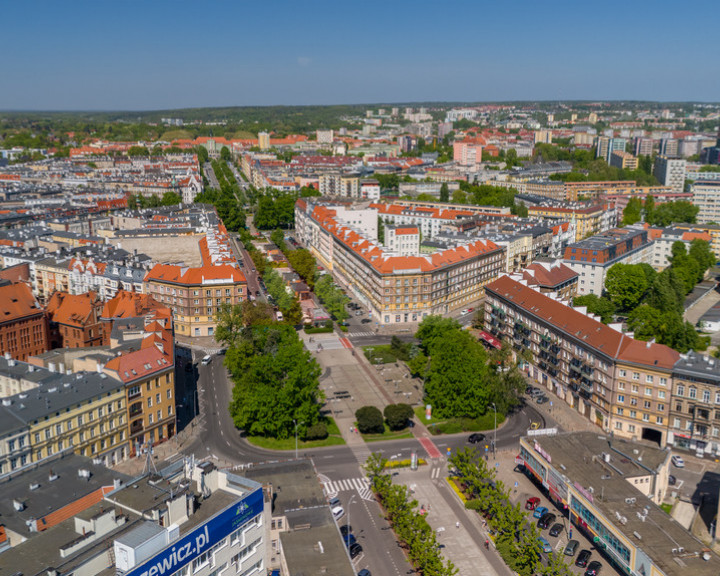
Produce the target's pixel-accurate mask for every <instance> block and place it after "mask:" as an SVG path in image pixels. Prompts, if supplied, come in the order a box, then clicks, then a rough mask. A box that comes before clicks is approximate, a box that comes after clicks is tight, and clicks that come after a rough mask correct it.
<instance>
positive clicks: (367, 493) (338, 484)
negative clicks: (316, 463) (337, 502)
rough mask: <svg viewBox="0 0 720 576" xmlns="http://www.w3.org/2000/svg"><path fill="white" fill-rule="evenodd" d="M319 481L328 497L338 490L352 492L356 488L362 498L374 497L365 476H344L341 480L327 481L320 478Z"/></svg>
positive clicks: (372, 498) (338, 491) (369, 498)
mask: <svg viewBox="0 0 720 576" xmlns="http://www.w3.org/2000/svg"><path fill="white" fill-rule="evenodd" d="M321 482H322V485H323V488H324V489H325V493H326V494H327V495H328V497H330V498H333V497H335V496H337V495H338V494H339V493H340V492H353V491H355V490H356V491H357V493H358V494H359V495H360V498H362V499H363V500H374V499H375V498H374V497H373V494H372V490H370V486H369V484H368V481H367V479H366V478H344V479H342V480H327V481H323V480H322V479H321Z"/></svg>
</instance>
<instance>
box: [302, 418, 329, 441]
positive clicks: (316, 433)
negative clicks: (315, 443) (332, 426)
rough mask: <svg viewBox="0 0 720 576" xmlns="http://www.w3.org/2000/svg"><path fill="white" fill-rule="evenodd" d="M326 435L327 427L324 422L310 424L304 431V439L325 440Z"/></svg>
mask: <svg viewBox="0 0 720 576" xmlns="http://www.w3.org/2000/svg"><path fill="white" fill-rule="evenodd" d="M327 437H328V429H327V426H326V425H325V424H323V423H322V422H318V423H317V424H315V425H314V426H310V428H308V429H307V432H305V440H325V438H327Z"/></svg>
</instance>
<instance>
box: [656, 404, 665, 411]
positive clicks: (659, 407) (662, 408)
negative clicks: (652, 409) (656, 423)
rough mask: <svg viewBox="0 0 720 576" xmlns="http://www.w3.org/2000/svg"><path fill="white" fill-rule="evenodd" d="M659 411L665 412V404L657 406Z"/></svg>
mask: <svg viewBox="0 0 720 576" xmlns="http://www.w3.org/2000/svg"><path fill="white" fill-rule="evenodd" d="M657 411H658V412H665V404H658V405H657Z"/></svg>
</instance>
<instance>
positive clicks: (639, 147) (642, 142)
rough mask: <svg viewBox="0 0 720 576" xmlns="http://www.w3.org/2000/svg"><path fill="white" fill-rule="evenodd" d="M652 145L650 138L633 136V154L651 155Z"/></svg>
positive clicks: (653, 143)
mask: <svg viewBox="0 0 720 576" xmlns="http://www.w3.org/2000/svg"><path fill="white" fill-rule="evenodd" d="M654 145H655V142H654V141H653V139H652V138H635V156H652V153H653V146H654Z"/></svg>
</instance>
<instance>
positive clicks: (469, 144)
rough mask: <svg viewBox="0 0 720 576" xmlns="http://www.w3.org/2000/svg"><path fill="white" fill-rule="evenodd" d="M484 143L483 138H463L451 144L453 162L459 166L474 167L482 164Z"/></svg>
mask: <svg viewBox="0 0 720 576" xmlns="http://www.w3.org/2000/svg"><path fill="white" fill-rule="evenodd" d="M485 145H486V142H485V140H484V139H483V138H465V139H464V140H459V141H456V142H453V160H454V161H455V162H457V163H458V164H459V165H460V166H470V167H474V166H477V165H478V164H480V163H482V152H483V147H484V146H485Z"/></svg>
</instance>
